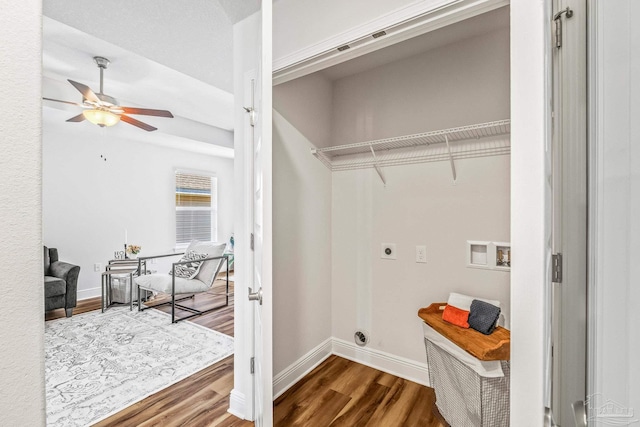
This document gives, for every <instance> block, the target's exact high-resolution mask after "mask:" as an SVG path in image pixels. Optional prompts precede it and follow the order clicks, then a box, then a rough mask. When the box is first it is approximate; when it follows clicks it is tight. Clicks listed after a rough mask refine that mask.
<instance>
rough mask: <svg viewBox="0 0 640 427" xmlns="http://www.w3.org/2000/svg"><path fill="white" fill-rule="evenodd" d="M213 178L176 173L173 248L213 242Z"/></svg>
mask: <svg viewBox="0 0 640 427" xmlns="http://www.w3.org/2000/svg"><path fill="white" fill-rule="evenodd" d="M217 190H218V189H217V178H216V177H214V176H210V175H200V174H193V173H184V172H176V196H175V198H176V246H184V245H187V244H189V242H191V241H192V240H200V241H204V242H209V241H215V240H216V239H217V234H218V230H217V222H218V221H217V207H218V206H217V204H218V203H217V193H218V191H217Z"/></svg>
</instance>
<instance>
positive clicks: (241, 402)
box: [227, 388, 247, 420]
mask: <svg viewBox="0 0 640 427" xmlns="http://www.w3.org/2000/svg"><path fill="white" fill-rule="evenodd" d="M246 410H247V409H246V399H245V396H244V393H241V392H239V391H238V390H237V389H235V388H234V389H233V390H231V393H230V394H229V409H227V412H228V413H230V414H231V415H234V416H236V417H238V418H240V419H241V420H244V419H245V414H246Z"/></svg>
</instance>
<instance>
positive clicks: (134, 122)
mask: <svg viewBox="0 0 640 427" xmlns="http://www.w3.org/2000/svg"><path fill="white" fill-rule="evenodd" d="M120 120H122V121H123V122H127V123H129V124H130V125H134V126H137V127H139V128H140V129H144V130H146V131H147V132H153V131H154V130H157V129H158V128H154V127H153V126H151V125H148V124H146V123H142V122H141V121H140V120H136V119H134V118H133V117H129V116H125V115H124V114H121V115H120Z"/></svg>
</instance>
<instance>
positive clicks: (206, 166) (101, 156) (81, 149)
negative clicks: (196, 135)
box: [42, 109, 234, 299]
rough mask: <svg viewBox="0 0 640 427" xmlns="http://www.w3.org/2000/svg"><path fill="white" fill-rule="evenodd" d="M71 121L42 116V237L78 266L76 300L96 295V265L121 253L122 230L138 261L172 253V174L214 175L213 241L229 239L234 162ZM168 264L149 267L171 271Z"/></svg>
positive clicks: (50, 112)
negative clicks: (215, 223) (137, 247)
mask: <svg viewBox="0 0 640 427" xmlns="http://www.w3.org/2000/svg"><path fill="white" fill-rule="evenodd" d="M68 114H69V113H68V112H64V111H62V112H60V111H57V110H52V109H47V110H46V111H45V115H46V120H45V121H44V128H43V192H42V200H43V228H44V234H43V235H44V244H45V245H47V246H49V247H56V248H58V251H59V254H60V257H61V259H62V260H64V261H67V262H71V263H74V264H77V265H79V266H80V276H79V278H78V299H84V298H89V297H95V296H99V295H100V272H95V271H94V264H96V263H100V264H102V269H101V271H104V265H105V264H106V263H107V261H108V260H110V259H113V257H114V251H116V250H123V245H124V243H125V242H124V230H125V229H126V230H127V232H128V242H127V243H128V244H138V245H140V246H142V252H141V255H155V254H164V253H171V252H173V249H174V247H175V175H174V173H175V170H176V169H188V170H194V171H202V172H206V173H213V174H215V175H216V176H217V178H218V236H217V240H218V241H222V242H227V241H228V240H229V237H230V236H231V233H232V232H233V211H234V208H233V197H234V179H233V159H227V158H221V157H214V156H210V155H204V154H199V153H193V152H189V151H184V150H179V149H171V148H166V147H161V146H156V145H153V144H149V143H144V142H140V141H137V140H133V139H126V135H127V133H126V132H119V133H118V134H117V135H118V136H114V133H113V132H112V131H113V130H115V128H111V129H110V128H106V129H101V128H99V127H97V126H94V125H91V124H90V123H80V124H74V123H65V122H64V120H65V117H67V116H68ZM119 126H122V125H119ZM120 130H121V129H120ZM129 132H142V131H140V130H138V129H135V128H131V129H130V130H129ZM122 135H125V136H124V137H123V136H122ZM149 136H150V137H152V135H149ZM105 158H106V161H105ZM166 264H167V263H162V264H158V265H157V266H155V267H154V266H152V267H151V268H153V269H158V270H162V269H167V271H168V266H167V265H166Z"/></svg>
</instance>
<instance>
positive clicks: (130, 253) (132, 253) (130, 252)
mask: <svg viewBox="0 0 640 427" xmlns="http://www.w3.org/2000/svg"><path fill="white" fill-rule="evenodd" d="M141 250H142V246H138V245H129V246H127V257H129V258H130V259H136V258H137V257H138V254H139V253H140V251H141Z"/></svg>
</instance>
